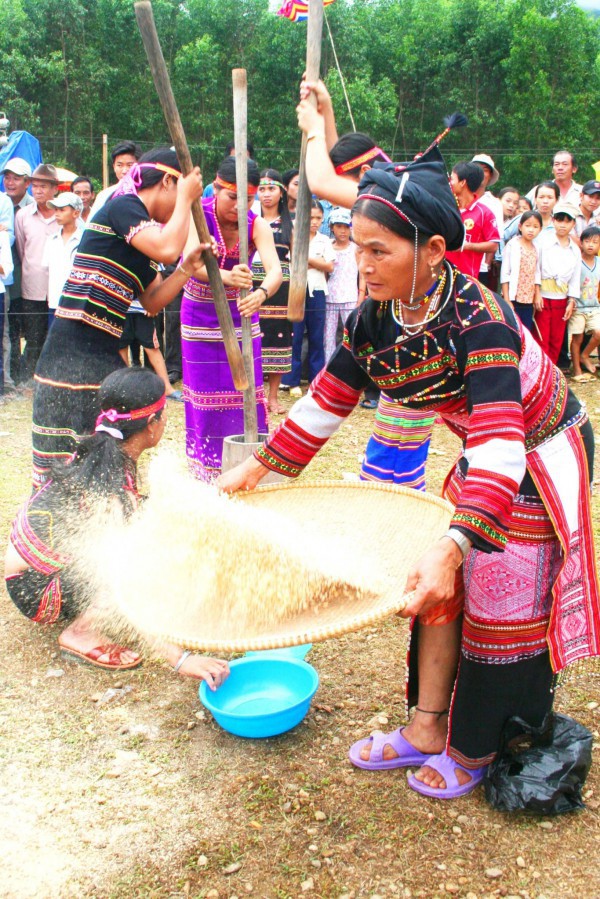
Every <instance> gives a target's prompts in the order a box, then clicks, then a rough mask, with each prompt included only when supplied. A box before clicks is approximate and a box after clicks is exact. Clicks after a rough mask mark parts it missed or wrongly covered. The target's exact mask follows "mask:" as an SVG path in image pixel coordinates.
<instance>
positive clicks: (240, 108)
mask: <svg viewBox="0 0 600 899" xmlns="http://www.w3.org/2000/svg"><path fill="white" fill-rule="evenodd" d="M231 80H232V82H233V135H234V139H235V181H236V185H237V209H238V229H239V235H240V236H239V246H240V263H243V264H244V265H248V149H247V148H248V81H247V78H246V69H233V70H232V72H231ZM247 294H248V291H247V290H244V289H242V290H240V297H241V298H244V297H245V296H246V295H247ZM242 358H243V360H244V368H245V369H246V377H247V379H248V387H247V388H246V389H245V390H244V443H258V416H257V412H256V383H255V380H254V352H253V349H252V319H251V318H250V317H247V316H242Z"/></svg>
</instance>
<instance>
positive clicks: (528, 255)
mask: <svg viewBox="0 0 600 899" xmlns="http://www.w3.org/2000/svg"><path fill="white" fill-rule="evenodd" d="M541 230H542V217H541V215H540V214H539V212H524V213H523V215H522V216H521V218H520V219H519V236H518V237H515V238H513V240H509V242H508V243H507V244H506V246H505V247H504V254H503V258H502V271H501V273H500V283H501V285H502V296H503V297H504V299H505V300H506V301H507V302H511V303H512V304H513V308H514V310H515V312H516V314H517V315H518V316H519V318H520V319H521V321H522V322H523V324H524V325H525V327H526V328H528V329H529V330H530V331H531V330H533V310H534V308H535V309H541V306H542V295H541V293H540V284H541V283H542V281H541V276H540V265H539V259H538V252H537V250H536V248H535V244H534V240H535V238H536V237H537V236H538V234H539V233H540V231H541Z"/></svg>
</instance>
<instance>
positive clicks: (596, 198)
mask: <svg viewBox="0 0 600 899" xmlns="http://www.w3.org/2000/svg"><path fill="white" fill-rule="evenodd" d="M574 205H579V215H578V216H577V218H576V219H575V227H574V228H573V233H572V234H571V237H572V238H573V240H574V241H575V242H576V243H577V244H578V246H581V241H580V239H581V235H582V232H583V231H585V229H586V228H590V227H591V226H592V225H598V226H600V181H586V182H585V184H584V185H583V187H582V188H581V193H580V195H579V204H574Z"/></svg>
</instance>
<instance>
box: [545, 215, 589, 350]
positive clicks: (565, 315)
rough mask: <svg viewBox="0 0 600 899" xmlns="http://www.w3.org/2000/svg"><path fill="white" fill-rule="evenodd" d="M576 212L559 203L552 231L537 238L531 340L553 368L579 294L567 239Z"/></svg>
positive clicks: (573, 250) (575, 251)
mask: <svg viewBox="0 0 600 899" xmlns="http://www.w3.org/2000/svg"><path fill="white" fill-rule="evenodd" d="M578 215H579V208H578V207H577V206H574V205H573V204H572V203H565V202H563V201H562V200H559V201H558V203H557V204H556V206H555V207H554V209H553V211H552V222H553V224H554V230H551V229H548V230H546V231H544V232H543V233H542V234H541V235H540V237H539V243H538V258H539V264H540V274H541V278H542V284H541V293H542V308H541V309H540V308H537V307H536V309H535V316H534V328H533V336H534V337H535V338H536V340H537V341H538V343H539V344H540V346H541V347H542V349H543V350H544V352H545V353H546V355H547V356H548V357H549V358H550V359H551V360H552V362H553V363H554V364H555V365H557V364H558V358H559V356H560V352H561V349H562V346H563V340H564V336H565V331H566V328H567V322H568V320H569V319H570V318H571V315H572V314H573V312H574V310H575V303H576V301H577V300H578V299H579V296H580V292H581V252H580V250H579V247H578V246H577V244H576V243H575V241H574V240H572V238H571V236H570V235H571V232H572V231H573V228H574V227H575V220H576V219H577V216H578Z"/></svg>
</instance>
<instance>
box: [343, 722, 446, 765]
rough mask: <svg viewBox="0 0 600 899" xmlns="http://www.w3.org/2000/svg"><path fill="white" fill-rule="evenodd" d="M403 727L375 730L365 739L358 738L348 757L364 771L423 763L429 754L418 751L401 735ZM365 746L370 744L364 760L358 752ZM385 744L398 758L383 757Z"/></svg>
mask: <svg viewBox="0 0 600 899" xmlns="http://www.w3.org/2000/svg"><path fill="white" fill-rule="evenodd" d="M403 730H404V728H403V727H402V728H398V729H397V730H394V731H392V732H391V733H390V734H384V733H383V731H381V730H376V731H375V732H374V733H373V735H372V736H370V737H368V738H367V739H366V740H359V741H358V742H357V743H354V744H353V745H352V746H351V747H350V752H349V753H348V758H349V759H350V761H351V762H352V764H353V765H356V767H357V768H364V769H365V770H366V771H389V770H391V769H392V768H409V767H411V765H418V766H419V767H420V766H421V765H424V764H425V762H426V761H427V759H428V758H429V756H428V755H427V753H425V752H419V750H418V749H415V747H414V746H412V745H411V744H410V743H409V742H408V740H407V739H406V738H405V737H403V736H402V731H403ZM365 746H371V755H370V757H369V758H368V759H367V760H365V759H361V757H360V753H361V751H362V750H363V749H364V747H365ZM386 746H391V747H392V749H393V750H394V752H395V753H396V754H397V756H398V758H395V759H384V758H383V750H384V748H385V747H386Z"/></svg>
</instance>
